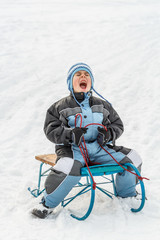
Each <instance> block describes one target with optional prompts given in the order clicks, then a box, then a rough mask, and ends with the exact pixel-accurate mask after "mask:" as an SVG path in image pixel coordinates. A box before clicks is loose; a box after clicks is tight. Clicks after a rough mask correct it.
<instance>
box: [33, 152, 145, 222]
mask: <svg viewBox="0 0 160 240" xmlns="http://www.w3.org/2000/svg"><path fill="white" fill-rule="evenodd" d="M45 156H47V155H45ZM36 159H37V158H36ZM37 160H40V159H37ZM43 160H44V159H43ZM40 161H41V160H40ZM44 163H45V161H43V162H42V163H41V164H40V169H39V177H38V187H37V188H36V189H33V190H31V189H30V188H28V190H29V191H30V192H31V194H32V195H33V196H34V197H38V196H39V195H41V194H42V192H43V191H44V190H45V189H42V190H41V178H42V177H43V176H47V174H48V171H49V170H50V169H51V168H52V167H49V168H48V169H47V170H45V171H42V168H43V165H44ZM46 163H47V164H49V165H52V166H53V165H54V164H50V163H48V162H46ZM52 163H53V162H52ZM123 167H124V168H125V169H127V167H130V168H132V169H133V170H134V172H135V173H136V174H137V175H138V176H141V175H140V173H139V171H138V169H137V168H136V167H135V166H134V165H133V164H131V163H126V164H124V165H123ZM89 169H90V171H91V173H92V176H94V177H101V178H103V180H105V182H104V181H101V182H98V183H96V188H94V187H93V180H92V178H91V176H90V174H89V171H88V169H87V167H82V168H81V177H82V180H83V179H86V182H85V183H82V182H81V181H80V182H79V183H78V185H76V186H75V188H77V189H78V190H79V192H78V193H77V194H75V195H74V196H72V197H69V198H65V199H64V200H63V201H62V203H61V204H62V206H63V207H66V206H67V205H69V204H70V203H71V202H72V201H73V200H75V199H76V198H77V197H80V196H81V195H83V194H86V193H87V192H90V202H89V206H88V208H87V210H86V212H85V213H84V214H83V215H82V216H79V215H77V214H74V213H72V214H71V216H72V217H73V218H75V219H77V220H85V219H86V218H87V217H88V216H89V215H90V213H91V211H92V209H93V206H94V202H95V190H96V189H97V190H99V191H100V192H101V193H103V194H105V195H106V196H107V197H109V198H111V199H112V198H113V196H115V197H116V196H117V192H116V188H115V182H114V174H116V173H123V172H124V169H122V168H121V167H120V166H119V165H109V164H102V165H95V166H90V167H89ZM106 176H107V177H106ZM107 184H111V185H112V187H113V192H111V191H109V190H107V189H104V188H102V186H107ZM136 185H139V186H140V194H141V200H139V203H140V204H139V206H138V207H137V208H131V211H132V212H139V211H141V210H142V209H143V207H144V204H145V187H144V183H143V180H139V181H138V183H137V184H136ZM80 214H81V213H80Z"/></svg>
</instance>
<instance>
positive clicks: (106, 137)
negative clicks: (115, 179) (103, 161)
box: [97, 127, 112, 145]
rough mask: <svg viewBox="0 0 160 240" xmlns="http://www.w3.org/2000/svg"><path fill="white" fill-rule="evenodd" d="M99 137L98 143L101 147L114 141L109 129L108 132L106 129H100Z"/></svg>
mask: <svg viewBox="0 0 160 240" xmlns="http://www.w3.org/2000/svg"><path fill="white" fill-rule="evenodd" d="M98 132H99V133H98V137H97V142H98V143H99V144H100V145H105V144H106V143H107V142H109V141H110V140H111V139H112V134H111V130H110V129H107V131H106V130H105V129H104V128H101V127H98Z"/></svg>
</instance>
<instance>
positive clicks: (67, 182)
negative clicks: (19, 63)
mask: <svg viewBox="0 0 160 240" xmlns="http://www.w3.org/2000/svg"><path fill="white" fill-rule="evenodd" d="M67 84H68V89H69V90H70V95H69V96H68V97H65V98H63V99H61V100H59V101H58V102H56V103H54V104H53V105H52V106H51V107H50V108H49V109H48V111H47V115H46V120H45V124H44V132H45V134H46V136H47V138H48V139H49V140H50V141H51V142H53V143H55V151H56V154H57V163H56V165H55V166H54V167H53V169H52V170H51V172H50V174H49V175H48V177H47V179H46V182H45V192H44V197H43V198H42V208H41V209H39V208H38V209H33V211H32V214H33V215H35V216H37V217H39V218H45V217H46V216H48V214H49V213H50V212H51V211H50V209H51V208H55V207H56V206H57V205H59V203H61V201H62V200H63V199H64V198H65V197H66V195H67V194H68V193H69V192H70V190H71V189H72V188H73V187H74V186H75V185H76V184H77V183H78V182H79V180H80V178H81V176H80V169H81V167H83V166H84V165H85V161H84V158H83V156H82V154H81V152H80V149H79V145H80V143H81V141H82V138H83V137H84V139H85V143H86V148H87V151H88V154H89V158H90V161H91V162H92V164H94V163H96V162H98V163H99V164H104V163H108V164H115V161H114V160H113V158H111V156H110V155H109V154H107V153H106V152H105V151H104V150H103V149H102V148H101V147H100V145H101V146H103V148H105V149H106V150H107V151H108V152H109V153H110V154H112V156H113V157H114V158H115V159H116V160H117V161H118V162H119V163H121V164H123V163H126V162H131V163H133V164H134V165H135V166H136V167H137V168H139V170H140V167H141V164H142V160H141V158H140V156H139V155H138V154H137V153H136V152H135V151H134V150H131V149H128V148H125V147H118V146H116V145H115V140H116V139H117V138H119V137H120V136H121V134H122V133H123V123H122V121H121V119H120V117H119V115H118V114H117V112H116V111H115V110H114V108H113V107H112V106H111V104H110V103H109V102H108V101H107V100H101V99H100V98H97V97H93V96H92V90H93V91H95V89H94V87H93V85H94V77H93V74H92V70H91V68H90V67H89V66H88V65H87V64H85V63H77V64H75V65H73V66H72V67H71V68H70V70H69V72H68V77H67ZM95 92H96V91H95ZM96 93H97V92H96ZM97 94H98V93H97ZM98 95H99V94H98ZM99 96H100V95H99ZM101 97H102V96H101ZM103 99H104V98H103ZM76 114H81V116H82V122H81V119H80V117H77V118H76V126H75V116H76ZM80 122H81V123H80ZM90 123H98V124H103V125H104V126H105V127H106V128H107V131H106V130H105V129H104V128H102V127H99V126H96V125H91V126H88V127H87V128H85V127H84V126H86V125H88V124H90ZM81 125H82V126H81ZM135 183H136V177H135V175H133V174H130V173H129V172H126V171H125V172H124V173H123V174H117V176H116V181H115V184H116V190H117V193H118V196H120V197H133V196H136V190H135Z"/></svg>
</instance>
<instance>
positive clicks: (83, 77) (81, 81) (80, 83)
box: [73, 70, 92, 92]
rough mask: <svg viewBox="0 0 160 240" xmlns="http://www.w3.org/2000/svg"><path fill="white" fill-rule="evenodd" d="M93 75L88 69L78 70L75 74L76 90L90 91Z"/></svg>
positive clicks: (74, 88) (74, 86)
mask: <svg viewBox="0 0 160 240" xmlns="http://www.w3.org/2000/svg"><path fill="white" fill-rule="evenodd" d="M91 85H92V82H91V77H90V75H89V73H88V72H86V71H83V70H81V71H78V72H76V73H75V74H74V76H73V90H74V92H88V91H89V90H90V89H91Z"/></svg>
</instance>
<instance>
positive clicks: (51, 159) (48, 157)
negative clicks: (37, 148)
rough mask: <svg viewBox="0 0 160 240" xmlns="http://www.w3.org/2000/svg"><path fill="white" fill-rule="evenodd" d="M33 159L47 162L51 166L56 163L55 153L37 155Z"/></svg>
mask: <svg viewBox="0 0 160 240" xmlns="http://www.w3.org/2000/svg"><path fill="white" fill-rule="evenodd" d="M35 159H37V160H39V161H41V162H43V163H46V164H49V165H51V166H54V165H55V164H56V159H57V155H56V154H45V155H38V156H35Z"/></svg>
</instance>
